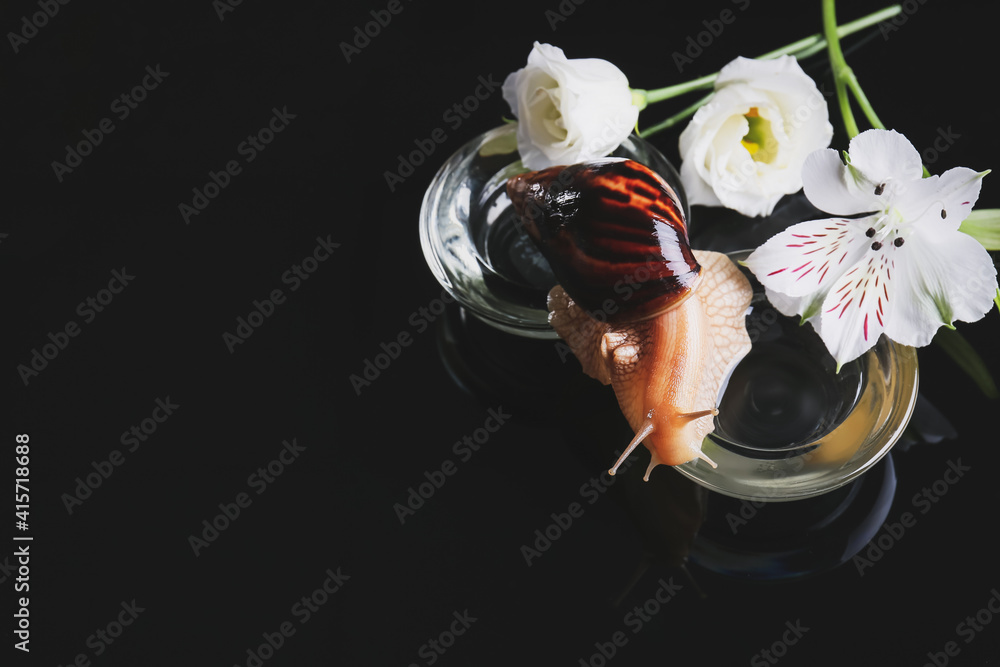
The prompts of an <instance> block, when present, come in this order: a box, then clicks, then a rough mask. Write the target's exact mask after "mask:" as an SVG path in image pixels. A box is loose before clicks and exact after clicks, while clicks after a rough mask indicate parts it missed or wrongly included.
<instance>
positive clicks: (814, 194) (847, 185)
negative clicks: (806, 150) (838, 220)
mask: <svg viewBox="0 0 1000 667" xmlns="http://www.w3.org/2000/svg"><path fill="white" fill-rule="evenodd" d="M802 187H803V191H804V192H805V195H806V198H807V199H809V202H810V203H811V204H812V205H813V206H815V207H816V208H818V209H820V210H821V211H826V212H827V213H832V214H834V215H857V214H858V213H867V212H869V211H874V210H876V209H878V208H879V205H878V202H877V201H875V194H874V186H872V187H869V185H868V183H867V182H865V184H864V185H863V186H859V184H858V183H857V182H856V181H855V179H854V178H853V177H852V172H851V170H850V169H848V168H847V167H845V166H844V163H843V162H841V160H840V154H839V153H837V151H835V150H833V149H830V148H827V149H824V150H819V151H813V152H812V153H810V154H809V156H808V157H807V158H806V161H805V163H804V164H803V165H802Z"/></svg>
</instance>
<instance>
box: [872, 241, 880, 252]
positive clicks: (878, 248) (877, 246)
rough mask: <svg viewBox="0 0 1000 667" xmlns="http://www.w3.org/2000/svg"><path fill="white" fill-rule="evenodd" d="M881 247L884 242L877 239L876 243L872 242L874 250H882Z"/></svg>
mask: <svg viewBox="0 0 1000 667" xmlns="http://www.w3.org/2000/svg"><path fill="white" fill-rule="evenodd" d="M881 248H882V244H881V243H879V242H878V241H875V243H873V244H872V250H880V249H881Z"/></svg>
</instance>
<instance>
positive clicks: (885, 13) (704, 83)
mask: <svg viewBox="0 0 1000 667" xmlns="http://www.w3.org/2000/svg"><path fill="white" fill-rule="evenodd" d="M901 11H903V8H902V7H901V6H900V5H892V6H890V7H886V8H885V9H881V10H879V11H877V12H874V13H873V14H869V15H868V16H865V17H863V18H860V19H857V20H855V21H851V22H850V23H845V24H844V25H842V26H840V27H839V28H837V29H836V32H835V33H834V34H836V36H837V37H846V36H847V35H851V34H853V33H855V32H858V31H859V30H864V29H865V28H868V27H870V26H873V25H875V24H877V23H880V22H881V21H884V20H886V19H889V18H892V17H893V16H895V15H896V14H899V13H900V12H901ZM828 40H829V35H826V37H824V36H823V35H821V34H816V35H812V36H810V37H806V38H804V39H800V40H799V41H797V42H793V43H791V44H788V45H787V46H783V47H781V48H780V49H777V50H775V51H771V52H769V53H765V54H764V55H762V56H758V57H757V59H758V60H771V59H774V58H780V57H781V56H784V55H793V56H797V57H806V56H809V55H812V54H814V53H817V52H818V51H820V50H822V49H823V48H825V47H826V44H827V41H828ZM718 76H719V73H718V72H716V73H715V74H709V75H707V76H703V77H699V78H697V79H694V80H692V81H688V82H686V83H679V84H676V85H673V86H667V87H666V88H657V89H655V90H642V89H639V88H636V89H634V90H635V92H636V93H639V94H641V95H644V96H645V98H646V104H652V103H654V102H661V101H663V100H669V99H671V98H673V97H677V96H679V95H684V94H685V93H689V92H692V91H695V90H703V89H708V88H711V87H712V85H713V84H714V83H715V80H716V79H717V78H718Z"/></svg>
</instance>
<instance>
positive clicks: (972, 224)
mask: <svg viewBox="0 0 1000 667" xmlns="http://www.w3.org/2000/svg"><path fill="white" fill-rule="evenodd" d="M958 231H960V232H965V233H966V234H968V235H969V236H971V237H972V238H974V239H976V240H977V241H979V242H980V243H982V244H983V247H984V248H986V249H987V250H1000V208H984V209H979V210H976V211H973V212H972V213H970V214H969V217H967V218H966V219H965V220H963V221H962V224H961V225H960V226H959V228H958Z"/></svg>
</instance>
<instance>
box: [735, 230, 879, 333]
mask: <svg viewBox="0 0 1000 667" xmlns="http://www.w3.org/2000/svg"><path fill="white" fill-rule="evenodd" d="M865 224H866V223H865V222H864V221H859V220H844V219H841V218H829V219H824V220H810V221H807V222H800V223H798V224H796V225H792V226H791V227H789V228H788V229H786V230H785V231H783V232H781V233H780V234H776V235H775V236H772V237H771V238H770V239H768V241H767V242H766V243H764V244H763V245H762V246H760V247H759V248H757V250H755V251H754V252H753V253H752V254H751V255H750V256H749V257H748V258H747V260H746V265H747V267H748V268H749V269H750V270H751V271H752V272H753V274H754V276H756V277H757V280H758V281H760V283H761V284H762V285H763V286H764V287H766V288H768V289H769V290H774V291H776V292H781V293H782V294H784V295H786V296H789V297H804V296H809V295H812V294H816V293H825V292H826V291H828V290H829V289H830V288H831V287H832V286H833V284H834V282H835V281H836V280H837V279H838V278H840V276H842V275H843V274H844V273H845V272H846V271H848V270H849V269H851V268H852V267H853V266H854V265H855V264H856V263H857V262H858V261H860V259H861V258H862V257H863V256H864V254H865V251H866V250H867V248H868V245H869V242H868V239H867V238H866V237H865V233H864V230H865ZM811 300H812V299H809V301H811ZM786 314H787V313H786ZM799 314H803V313H799Z"/></svg>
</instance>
